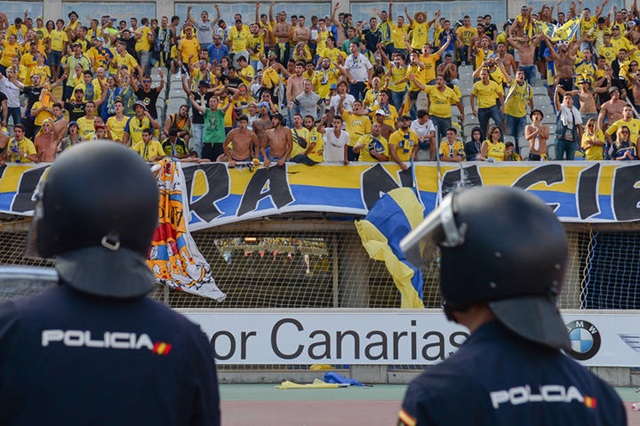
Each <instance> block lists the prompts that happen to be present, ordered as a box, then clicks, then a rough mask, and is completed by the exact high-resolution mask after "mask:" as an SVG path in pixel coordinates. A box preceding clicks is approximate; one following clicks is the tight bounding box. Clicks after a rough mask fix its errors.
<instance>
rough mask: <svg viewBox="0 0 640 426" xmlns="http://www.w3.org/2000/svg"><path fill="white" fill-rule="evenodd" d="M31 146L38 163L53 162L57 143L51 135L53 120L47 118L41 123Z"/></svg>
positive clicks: (52, 134)
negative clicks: (34, 149)
mask: <svg viewBox="0 0 640 426" xmlns="http://www.w3.org/2000/svg"><path fill="white" fill-rule="evenodd" d="M33 144H34V145H35V146H36V152H37V153H38V162H42V163H52V162H53V160H55V158H56V150H57V148H58V143H57V142H56V140H55V136H54V133H53V120H51V119H50V118H47V119H46V120H44V121H43V122H42V128H41V130H40V133H38V135H37V136H36V137H35V138H34V140H33Z"/></svg>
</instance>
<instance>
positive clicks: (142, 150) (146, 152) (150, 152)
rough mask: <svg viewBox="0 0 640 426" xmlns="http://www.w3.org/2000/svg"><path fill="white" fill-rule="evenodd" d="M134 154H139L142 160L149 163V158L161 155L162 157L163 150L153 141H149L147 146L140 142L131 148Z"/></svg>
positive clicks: (160, 145)
mask: <svg viewBox="0 0 640 426" xmlns="http://www.w3.org/2000/svg"><path fill="white" fill-rule="evenodd" d="M131 149H133V150H134V151H135V152H137V153H138V154H140V157H142V159H143V160H146V161H150V159H151V158H153V157H156V156H158V155H161V156H163V157H164V149H162V144H161V143H160V142H158V141H157V140H155V139H151V140H150V141H149V143H148V144H145V143H144V141H142V140H141V141H140V142H138V143H136V144H135V145H134V146H133V148H131Z"/></svg>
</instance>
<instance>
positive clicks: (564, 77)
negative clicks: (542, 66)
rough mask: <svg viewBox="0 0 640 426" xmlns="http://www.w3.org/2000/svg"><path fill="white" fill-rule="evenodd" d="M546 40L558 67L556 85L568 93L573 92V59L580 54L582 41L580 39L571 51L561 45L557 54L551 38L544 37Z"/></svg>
mask: <svg viewBox="0 0 640 426" xmlns="http://www.w3.org/2000/svg"><path fill="white" fill-rule="evenodd" d="M544 38H545V42H546V43H547V46H548V47H549V54H550V55H551V58H552V59H553V63H554V64H555V67H556V84H559V85H560V86H561V87H562V89H564V91H566V92H568V91H570V90H573V58H574V57H575V55H576V53H577V52H578V49H579V48H580V43H581V42H582V40H581V39H580V40H578V42H576V43H574V45H573V47H572V48H571V49H569V46H567V45H566V44H564V43H563V44H560V45H559V46H558V52H557V53H556V51H555V49H554V48H553V45H552V44H551V42H550V41H549V38H548V37H547V36H544Z"/></svg>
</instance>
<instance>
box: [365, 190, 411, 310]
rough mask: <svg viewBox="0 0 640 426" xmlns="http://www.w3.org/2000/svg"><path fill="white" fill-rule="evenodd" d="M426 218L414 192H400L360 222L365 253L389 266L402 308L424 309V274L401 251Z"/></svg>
mask: <svg viewBox="0 0 640 426" xmlns="http://www.w3.org/2000/svg"><path fill="white" fill-rule="evenodd" d="M423 218H424V208H423V206H422V204H420V202H419V201H418V199H417V198H416V195H415V193H414V191H413V190H412V189H411V188H398V189H394V190H392V191H389V192H388V193H387V194H385V195H383V196H382V197H381V198H380V199H379V200H378V201H376V203H375V204H374V205H373V207H372V208H371V210H369V213H368V214H367V216H366V217H365V218H364V219H362V220H358V221H356V223H355V225H356V229H357V230H358V234H359V235H360V239H361V240H362V245H363V246H364V248H365V250H366V251H367V253H368V254H369V257H371V258H372V259H374V260H381V261H383V262H384V263H385V266H386V267H387V270H388V271H389V273H390V274H391V277H392V278H393V282H394V283H395V285H396V287H397V288H398V290H399V291H400V295H401V296H402V302H401V305H400V306H401V307H402V308H423V307H424V305H423V303H422V287H423V283H424V281H423V279H422V271H421V270H420V269H419V268H415V267H414V266H413V265H411V264H410V263H409V262H408V261H407V260H406V258H405V257H404V253H403V252H402V250H400V240H401V239H402V238H403V237H404V236H405V235H407V234H408V233H409V231H411V230H412V229H414V228H415V227H417V226H418V225H419V224H420V222H422V219H423Z"/></svg>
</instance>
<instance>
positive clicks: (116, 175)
mask: <svg viewBox="0 0 640 426" xmlns="http://www.w3.org/2000/svg"><path fill="white" fill-rule="evenodd" d="M70 182H72V183H79V182H81V183H82V184H81V185H74V184H72V185H69V183H70ZM39 188H40V191H39V192H38V195H36V199H37V200H38V201H37V202H38V207H37V211H38V212H39V213H40V214H39V215H37V217H35V218H34V220H33V221H32V225H33V229H34V231H32V233H31V237H30V240H29V241H30V247H31V248H32V250H30V253H29V254H30V255H31V256H38V257H43V258H53V257H55V268H56V271H57V276H58V285H55V286H51V287H49V288H48V289H46V290H43V291H42V292H40V293H38V294H37V295H35V296H33V297H28V298H27V297H25V298H20V299H14V300H12V301H11V302H9V303H6V304H3V305H2V306H1V307H0V353H2V354H3V356H2V359H1V360H0V377H1V378H2V379H1V380H0V396H1V398H0V423H1V424H3V425H38V424H46V423H48V422H50V421H51V419H55V422H56V423H58V424H93V423H96V422H99V423H101V422H104V423H106V424H131V423H135V424H155V425H185V426H190V425H193V426H195V425H211V426H219V425H220V399H219V393H218V384H217V383H218V382H217V375H216V368H215V362H214V357H213V354H212V351H211V346H210V345H209V341H208V339H207V337H206V336H205V334H204V333H203V332H202V331H201V329H200V327H198V326H197V325H196V324H193V323H192V322H190V321H189V320H187V319H186V318H184V317H183V316H182V315H180V314H178V313H176V312H174V311H173V310H171V309H169V308H168V307H166V306H165V305H163V304H162V303H158V302H156V301H154V300H152V299H151V298H147V297H145V296H146V294H147V293H149V292H150V291H152V290H153V289H154V288H155V282H154V281H155V280H154V275H153V273H152V272H151V270H150V269H149V266H148V265H147V263H146V261H145V259H146V256H147V254H148V251H149V249H150V247H151V240H152V237H153V234H154V231H155V229H156V226H157V224H158V202H159V196H158V188H157V183H156V180H155V178H154V176H153V174H152V173H151V172H150V169H149V166H148V164H146V163H145V162H144V161H143V160H141V159H140V158H139V156H137V155H136V154H135V153H134V152H133V151H132V150H130V149H127V148H125V147H122V146H119V145H117V144H114V143H110V142H104V141H103V142H92V143H85V144H80V145H78V146H75V147H72V148H70V149H69V150H68V151H66V152H64V153H63V154H61V155H60V157H59V158H58V159H56V161H55V162H54V163H53V165H52V166H51V168H50V169H49V170H48V174H47V180H46V184H45V185H40V186H39ZM36 228H37V231H35V229H36ZM43 360H47V362H42V361H43ZM22 363H25V364H24V365H29V368H28V369H22V368H16V366H17V365H21V364H22ZM34 389H39V390H40V391H41V392H44V394H46V395H47V397H46V398H42V395H38V393H37V392H36V393H34V392H33V390H34ZM98 395H99V397H98ZM159 407H162V409H159ZM98 419H99V420H98Z"/></svg>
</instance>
